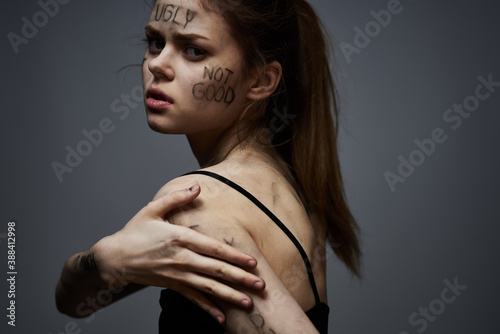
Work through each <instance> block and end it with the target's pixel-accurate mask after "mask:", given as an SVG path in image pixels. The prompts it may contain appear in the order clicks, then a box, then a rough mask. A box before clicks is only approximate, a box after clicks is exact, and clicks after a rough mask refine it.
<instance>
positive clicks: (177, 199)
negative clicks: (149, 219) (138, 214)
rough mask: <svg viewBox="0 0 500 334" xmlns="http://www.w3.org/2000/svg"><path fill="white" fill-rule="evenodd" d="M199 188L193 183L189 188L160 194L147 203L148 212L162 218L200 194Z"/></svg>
mask: <svg viewBox="0 0 500 334" xmlns="http://www.w3.org/2000/svg"><path fill="white" fill-rule="evenodd" d="M200 191H201V188H200V186H199V185H198V184H195V185H194V186H192V187H191V188H189V189H183V190H177V191H174V192H172V193H169V194H167V195H165V196H162V197H160V198H158V199H156V200H154V201H152V202H150V203H149V204H148V205H147V208H148V211H149V213H150V214H153V215H155V216H157V217H160V218H162V219H163V217H165V216H166V214H167V213H169V212H170V211H172V210H174V209H177V208H178V207H180V206H183V205H186V204H188V203H191V202H192V201H193V200H194V199H195V198H196V197H198V195H199V194H200Z"/></svg>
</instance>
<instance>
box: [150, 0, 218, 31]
mask: <svg viewBox="0 0 500 334" xmlns="http://www.w3.org/2000/svg"><path fill="white" fill-rule="evenodd" d="M149 24H150V25H152V26H154V28H156V29H158V30H161V31H164V30H175V31H179V32H183V33H201V32H204V33H206V34H207V33H208V34H217V35H220V36H221V35H223V34H224V33H225V32H226V30H227V29H226V25H225V24H224V22H223V20H222V19H221V17H220V16H218V15H217V14H216V13H213V12H208V11H207V10H205V9H204V8H202V7H201V6H200V3H199V1H198V0H157V1H156V2H155V3H154V5H153V9H152V11H151V16H150V18H149Z"/></svg>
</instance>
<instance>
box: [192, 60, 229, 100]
mask: <svg viewBox="0 0 500 334" xmlns="http://www.w3.org/2000/svg"><path fill="white" fill-rule="evenodd" d="M233 73H234V72H233V71H231V70H230V69H228V68H226V69H222V67H219V68H216V67H212V68H211V69H209V68H207V67H206V66H205V69H204V70H203V79H206V78H208V79H209V80H210V81H212V82H213V83H207V82H200V83H197V84H195V85H193V96H194V98H195V99H197V100H207V101H208V102H211V101H215V102H220V103H222V102H224V103H226V104H231V103H232V102H233V101H234V97H235V96H234V89H233V87H231V86H227V82H228V80H229V78H230V77H231V75H233ZM224 79H225V80H224Z"/></svg>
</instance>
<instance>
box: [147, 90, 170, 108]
mask: <svg viewBox="0 0 500 334" xmlns="http://www.w3.org/2000/svg"><path fill="white" fill-rule="evenodd" d="M172 104H174V101H173V100H172V99H171V98H170V97H169V96H168V95H167V94H165V93H164V92H163V91H162V90H161V89H158V88H155V87H150V88H149V89H148V91H147V93H146V105H147V106H148V107H149V108H150V109H166V108H168V107H170V106H171V105H172Z"/></svg>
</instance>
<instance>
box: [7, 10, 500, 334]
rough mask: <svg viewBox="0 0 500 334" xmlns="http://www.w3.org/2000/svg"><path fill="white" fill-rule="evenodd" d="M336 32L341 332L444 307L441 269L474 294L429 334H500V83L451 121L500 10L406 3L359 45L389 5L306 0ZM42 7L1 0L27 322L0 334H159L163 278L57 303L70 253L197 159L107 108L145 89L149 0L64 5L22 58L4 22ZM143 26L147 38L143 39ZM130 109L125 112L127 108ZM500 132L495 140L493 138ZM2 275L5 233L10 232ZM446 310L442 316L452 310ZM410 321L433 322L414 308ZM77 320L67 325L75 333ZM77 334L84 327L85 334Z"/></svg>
mask: <svg viewBox="0 0 500 334" xmlns="http://www.w3.org/2000/svg"><path fill="white" fill-rule="evenodd" d="M311 3H312V4H313V5H314V6H315V7H316V8H317V9H318V12H319V13H320V14H321V17H322V18H323V20H324V21H325V22H326V25H327V27H328V29H329V31H330V32H331V34H332V36H333V38H334V41H335V42H334V44H335V45H336V50H337V62H338V66H337V75H338V77H339V81H338V83H339V88H340V93H341V96H342V98H343V103H342V105H343V111H344V114H343V117H342V120H343V126H342V132H341V135H340V143H341V160H342V166H343V171H344V176H345V184H346V191H347V194H348V198H349V201H350V205H351V207H352V209H353V211H354V214H355V216H356V218H357V219H358V221H359V224H360V225H361V227H362V230H363V236H362V240H363V250H364V253H365V256H364V275H365V277H364V279H363V280H362V281H358V280H355V279H352V278H351V277H350V275H349V274H348V273H347V270H346V269H345V268H344V267H343V266H342V265H341V264H340V263H339V261H338V260H337V259H335V258H334V257H330V258H329V260H328V269H329V270H328V280H329V294H328V296H329V302H330V305H331V316H330V331H331V332H332V333H346V334H348V333H384V334H400V333H404V332H405V331H406V332H408V333H411V334H413V333H418V331H417V330H418V329H423V328H422V326H420V325H419V326H412V325H411V324H410V323H409V316H410V315H411V314H412V313H413V312H418V310H419V308H420V307H429V305H430V304H432V305H433V306H436V305H439V302H436V299H440V298H441V297H440V296H441V291H442V290H443V289H444V288H445V283H444V281H445V280H448V281H450V282H453V281H454V279H455V278H456V279H457V280H458V283H459V284H461V285H466V286H467V289H466V290H465V291H462V293H461V295H460V296H458V297H457V298H456V300H455V301H454V302H453V303H451V304H446V308H445V309H444V311H443V312H442V313H441V314H439V315H438V316H437V317H436V319H435V320H434V321H432V322H430V321H429V322H428V326H427V328H426V329H425V330H424V331H423V332H425V333H428V334H431V333H486V332H488V333H497V332H498V329H497V326H495V325H494V324H495V323H496V318H497V312H498V301H497V298H498V296H499V287H498V286H499V284H498V280H499V278H500V275H499V269H498V254H499V251H500V246H499V243H498V239H499V236H500V233H499V232H500V228H499V223H500V221H499V218H498V217H499V214H500V210H499V209H498V206H497V205H495V203H494V202H496V201H497V200H498V197H499V196H498V193H499V191H498V188H499V186H500V181H499V177H498V175H497V171H498V167H499V161H498V158H497V154H498V149H497V144H498V143H499V142H500V140H499V139H500V138H499V137H500V136H499V134H498V131H497V130H496V129H497V128H498V125H497V122H498V121H500V117H499V116H498V112H499V107H500V89H499V91H496V92H495V93H493V94H492V95H491V97H490V98H489V99H488V100H486V101H484V102H481V104H480V106H479V109H478V110H477V111H475V112H473V113H472V115H471V116H470V117H469V118H468V119H465V120H463V123H462V126H461V127H460V128H459V129H457V130H453V129H452V128H451V127H450V124H447V123H446V122H444V120H443V114H444V112H445V111H446V110H447V109H448V108H450V107H452V106H453V104H454V103H462V102H463V101H464V99H465V98H466V97H468V96H470V95H473V94H474V91H475V88H476V86H477V85H478V84H479V81H478V79H477V78H478V76H483V77H485V78H487V77H488V75H490V74H491V75H492V76H493V80H495V81H500V65H499V63H498V59H500V48H499V46H498V40H499V36H498V35H499V34H498V32H499V31H500V30H499V29H500V21H499V20H498V9H499V8H498V5H496V4H494V1H472V0H464V1H458V2H457V1H439V2H438V1H424V0H413V1H410V0H404V1H402V6H403V8H404V10H403V11H402V12H401V13H400V14H397V15H394V16H393V17H392V21H391V23H390V24H389V25H388V26H387V27H384V28H382V29H381V31H380V32H379V33H378V34H377V35H376V36H375V37H373V38H372V40H371V42H370V44H369V45H368V46H366V47H365V48H363V49H361V50H360V52H359V54H353V55H352V57H351V59H350V62H349V61H348V60H347V58H346V57H344V55H343V54H342V52H341V51H340V48H339V45H340V44H341V43H342V42H345V43H350V44H353V41H354V37H355V30H354V28H355V27H359V28H361V29H364V27H365V25H366V24H367V23H369V22H370V21H373V17H372V15H371V14H370V11H372V10H375V11H379V10H382V9H386V8H387V1H379V0H376V1H373V0H372V1H367V0H365V1H348V0H335V1H326V0H323V1H321V0H312V1H311ZM39 10H40V7H39V5H38V4H37V2H36V1H34V0H30V1H9V2H6V3H4V6H3V8H2V10H1V14H0V15H1V27H2V30H1V33H2V36H3V37H2V42H1V45H2V62H1V66H2V69H3V70H2V86H1V87H2V91H1V94H2V99H1V102H0V103H1V108H2V109H1V110H2V113H1V118H2V121H1V132H0V133H1V136H2V137H1V145H2V157H3V158H2V163H1V176H2V187H1V192H2V195H1V201H0V203H1V204H0V205H1V217H0V233H3V234H5V233H6V230H7V222H8V221H9V220H12V219H14V220H16V222H17V252H18V254H17V261H18V264H17V269H18V272H19V274H18V280H17V296H16V297H17V298H16V302H17V322H16V323H17V326H16V327H15V328H11V327H10V326H7V325H6V322H7V319H6V317H5V315H3V312H6V311H5V308H6V307H7V296H6V294H7V293H6V292H7V286H6V284H5V283H6V281H5V279H3V278H2V279H1V280H0V281H1V282H2V283H1V285H0V289H1V290H0V295H1V296H2V297H1V298H0V309H2V310H4V311H3V312H2V315H1V316H0V319H2V320H1V325H0V328H2V329H1V330H0V331H1V332H2V333H53V334H55V333H61V332H64V328H65V326H66V325H67V324H68V322H71V321H74V322H75V323H76V325H75V326H77V327H78V330H80V333H110V332H111V333H155V332H157V319H158V314H159V306H158V298H159V290H158V289H156V288H149V289H147V290H146V291H143V292H141V293H139V294H137V295H135V296H132V297H130V298H128V299H126V300H124V301H122V302H120V303H118V304H116V305H113V306H111V307H109V308H108V309H105V310H104V311H102V312H99V313H97V315H96V316H95V318H93V319H87V320H71V319H70V318H67V317H65V316H63V315H60V314H58V312H57V311H56V308H55V304H54V287H55V284H56V282H57V279H58V276H59V273H60V270H61V266H62V264H63V262H64V260H65V259H66V258H67V257H68V256H69V255H71V254H73V253H74V252H77V251H81V250H86V249H88V248H89V247H90V246H91V245H92V244H93V243H95V242H96V241H97V240H99V239H100V238H101V237H103V236H105V235H108V234H111V233H113V232H115V231H116V230H118V229H120V228H121V227H122V226H123V225H124V224H125V223H126V222H127V221H128V220H129V219H130V218H131V217H132V216H133V215H134V214H135V213H136V212H137V211H138V210H139V209H140V208H141V207H142V206H143V205H144V204H146V203H147V202H148V201H149V200H150V199H151V198H152V196H153V195H154V194H155V192H156V191H157V190H158V189H159V188H160V187H161V186H162V185H163V184H164V183H165V182H167V181H168V180H170V179H172V178H174V177H175V176H177V175H179V174H181V173H183V172H186V171H190V170H192V169H195V168H196V167H197V165H196V161H195V160H194V158H193V157H192V154H191V152H190V150H189V146H188V145H187V142H186V140H185V138H184V137H183V136H163V135H159V134H156V133H154V132H152V131H151V130H149V128H148V127H147V124H146V120H145V117H144V108H143V106H142V105H139V106H137V107H135V108H129V109H130V114H129V115H128V117H126V118H125V119H123V120H122V119H120V118H119V116H120V115H122V114H120V113H118V114H117V113H114V112H113V110H112V103H113V101H114V100H116V99H120V96H121V94H130V92H131V91H132V89H133V88H134V87H135V86H137V85H140V72H139V70H138V69H131V70H129V71H122V72H120V73H119V72H118V70H119V69H120V68H121V67H123V66H126V65H129V64H134V63H139V62H140V61H141V60H142V54H143V48H142V45H141V44H140V42H139V37H138V36H141V34H142V28H143V27H144V25H145V24H146V21H147V18H148V16H149V13H148V11H149V10H148V8H147V6H146V5H145V4H144V3H143V2H142V1H140V0H108V1H96V0H90V1H71V2H69V3H68V4H65V5H62V6H61V8H60V11H59V13H58V14H57V15H55V16H54V17H53V18H50V20H49V22H48V24H47V25H46V26H44V27H43V28H40V29H39V32H38V34H37V35H36V36H35V37H34V38H32V39H31V40H30V41H29V43H28V44H26V45H21V46H20V51H19V53H18V54H16V53H15V52H14V51H13V48H12V46H11V45H10V43H9V41H8V39H7V34H8V33H9V32H14V33H17V34H20V32H21V27H22V24H23V23H22V21H21V18H22V17H23V16H26V17H27V18H29V19H30V21H31V20H32V17H33V15H34V14H35V13H36V12H38V11H39ZM141 37H142V36H141ZM120 106H123V104H121V105H120ZM104 118H109V119H110V120H111V121H112V122H113V124H114V125H115V130H114V132H113V133H111V134H108V135H106V136H105V138H104V140H103V143H102V144H101V145H100V146H98V147H96V148H94V150H93V152H92V154H91V155H89V156H88V157H86V158H84V160H83V162H82V163H81V164H80V165H79V166H78V167H77V168H75V170H74V171H73V173H71V174H64V176H63V177H64V180H63V182H59V181H58V179H57V177H56V175H55V173H54V171H53V170H52V167H51V164H52V162H53V161H59V162H64V158H65V155H66V150H65V147H66V146H67V145H69V146H71V147H73V148H75V146H76V145H77V143H78V142H79V141H81V140H82V139H84V137H83V135H82V131H83V130H84V129H87V130H91V129H94V128H96V127H97V126H98V123H99V122H100V121H101V120H102V119H104ZM434 128H442V129H443V131H444V132H445V134H446V135H447V141H446V142H444V143H442V144H438V145H437V147H436V150H435V152H434V154H432V155H431V156H429V157H427V158H426V160H425V162H424V163H423V164H422V165H421V166H419V167H417V168H416V170H415V172H414V173H413V175H411V176H410V177H408V178H407V180H406V181H405V182H404V183H398V184H397V185H396V189H395V191H394V192H393V191H391V189H390V188H389V186H388V184H387V182H386V180H385V178H384V172H386V171H391V172H394V173H395V172H396V170H397V166H398V163H399V162H398V157H399V156H400V155H402V156H404V157H406V158H408V156H409V155H410V154H411V153H412V152H413V151H414V150H415V149H416V148H417V147H416V145H415V144H414V140H416V139H418V140H424V139H426V138H429V137H430V135H431V132H432V130H433V129H434ZM495 143H496V144H495ZM0 241H1V244H0V249H1V254H3V255H0V256H1V258H2V261H1V263H2V266H1V268H2V269H1V272H0V278H1V277H5V276H4V275H6V274H5V273H6V272H7V270H6V257H7V255H6V240H5V235H0ZM441 311H442V310H441ZM417 319H422V317H420V316H419V317H418V318H417ZM69 332H70V331H69ZM76 332H78V331H76Z"/></svg>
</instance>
